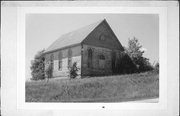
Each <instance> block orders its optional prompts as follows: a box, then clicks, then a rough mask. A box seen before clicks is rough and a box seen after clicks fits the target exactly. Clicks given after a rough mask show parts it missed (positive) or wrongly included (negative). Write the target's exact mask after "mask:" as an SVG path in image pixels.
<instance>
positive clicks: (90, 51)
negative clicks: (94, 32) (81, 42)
mask: <svg viewBox="0 0 180 116" xmlns="http://www.w3.org/2000/svg"><path fill="white" fill-rule="evenodd" d="M92 54H93V51H92V49H88V68H91V67H92Z"/></svg>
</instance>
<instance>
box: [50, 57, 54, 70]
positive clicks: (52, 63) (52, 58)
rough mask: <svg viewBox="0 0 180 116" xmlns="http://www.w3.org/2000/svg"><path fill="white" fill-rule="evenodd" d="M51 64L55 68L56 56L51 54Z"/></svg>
mask: <svg viewBox="0 0 180 116" xmlns="http://www.w3.org/2000/svg"><path fill="white" fill-rule="evenodd" d="M50 62H51V66H52V68H53V67H54V55H53V54H51V56H50Z"/></svg>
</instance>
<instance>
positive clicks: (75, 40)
mask: <svg viewBox="0 0 180 116" xmlns="http://www.w3.org/2000/svg"><path fill="white" fill-rule="evenodd" d="M103 21H104V20H101V21H98V22H96V23H93V24H90V25H88V26H85V27H82V28H80V29H78V30H75V31H72V32H69V33H67V34H64V35H62V36H61V37H59V38H58V39H57V40H56V41H55V42H54V43H52V44H51V45H50V46H49V47H48V48H47V49H46V50H45V53H48V52H51V51H55V50H58V49H60V48H64V47H68V46H72V45H76V44H80V43H81V42H82V41H83V40H84V39H85V38H86V37H87V36H88V35H89V34H90V33H91V32H92V31H93V30H94V29H95V28H96V27H97V26H98V25H99V24H100V23H102V22H103Z"/></svg>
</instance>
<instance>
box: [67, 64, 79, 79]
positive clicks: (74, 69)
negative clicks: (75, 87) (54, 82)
mask: <svg viewBox="0 0 180 116" xmlns="http://www.w3.org/2000/svg"><path fill="white" fill-rule="evenodd" d="M68 69H69V77H70V79H74V78H76V77H77V76H78V74H77V72H78V70H79V68H78V67H77V62H74V63H73V65H72V66H71V67H69V68H68Z"/></svg>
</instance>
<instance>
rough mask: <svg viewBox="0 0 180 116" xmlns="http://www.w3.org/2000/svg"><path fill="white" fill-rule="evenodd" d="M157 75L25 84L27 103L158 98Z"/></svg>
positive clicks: (145, 74)
mask: <svg viewBox="0 0 180 116" xmlns="http://www.w3.org/2000/svg"><path fill="white" fill-rule="evenodd" d="M158 96H159V74H157V73H152V72H146V73H140V74H130V75H116V76H103V77H91V78H84V79H71V80H70V79H50V80H49V82H46V81H31V82H26V102H122V101H131V100H140V99H146V98H157V97H158Z"/></svg>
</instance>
